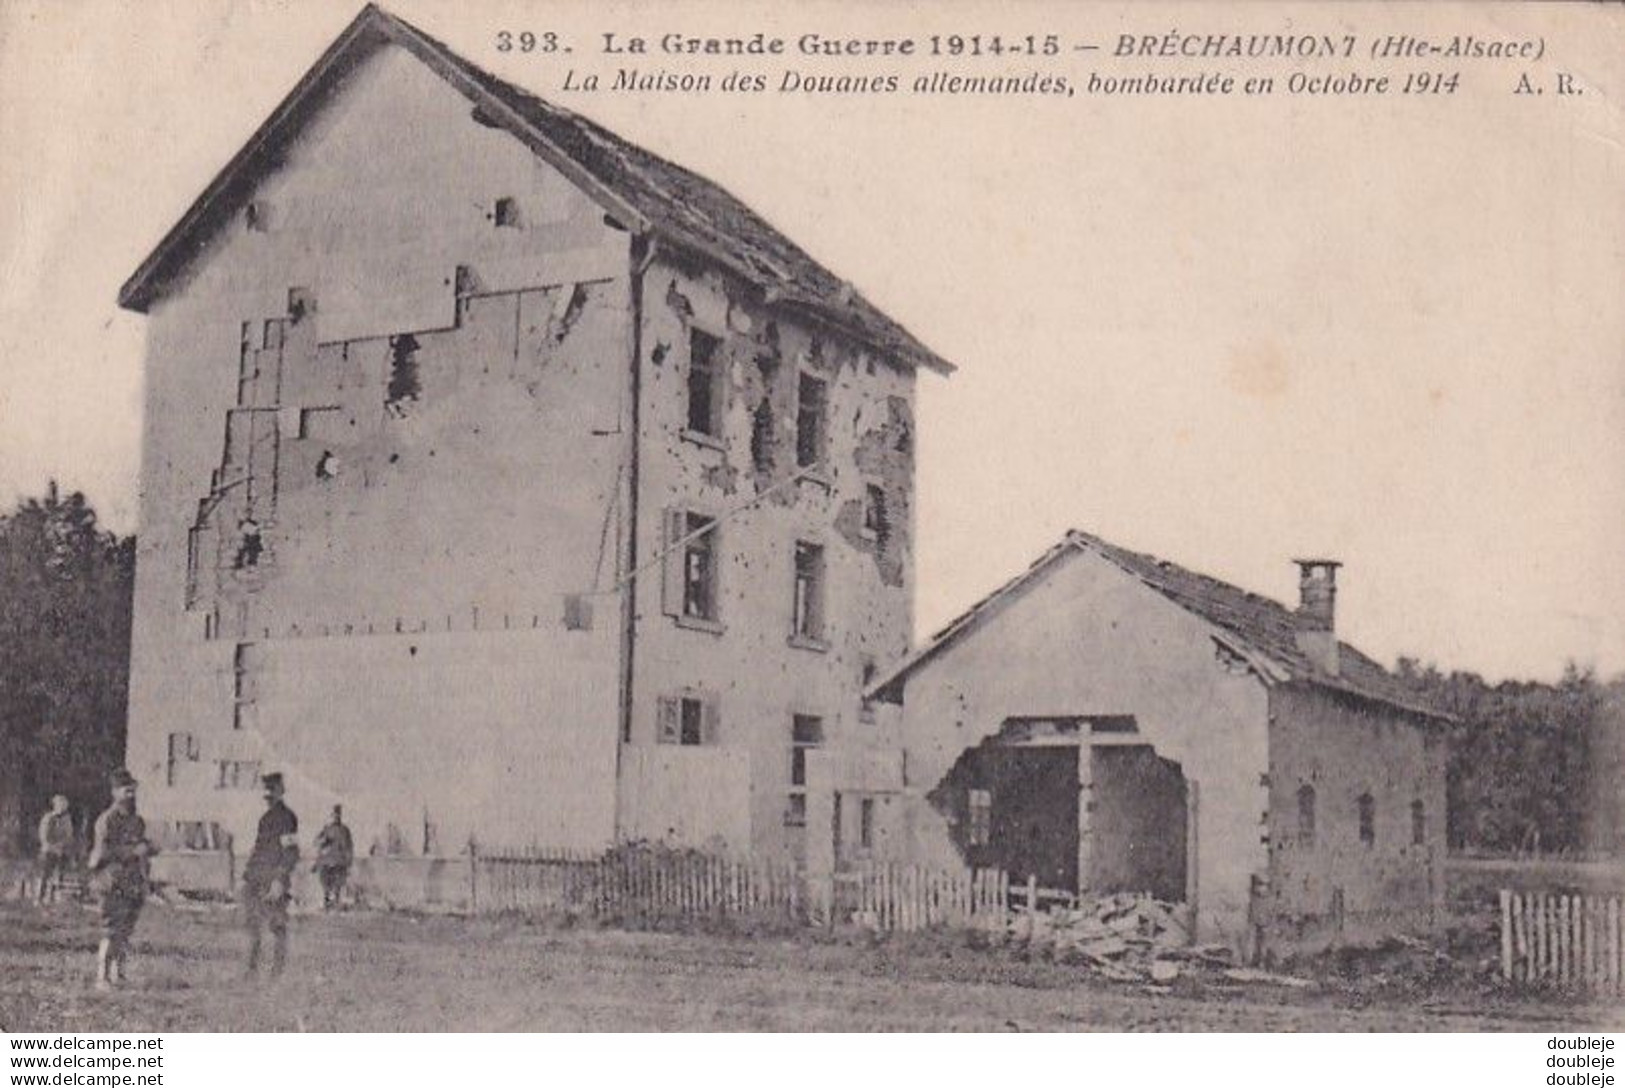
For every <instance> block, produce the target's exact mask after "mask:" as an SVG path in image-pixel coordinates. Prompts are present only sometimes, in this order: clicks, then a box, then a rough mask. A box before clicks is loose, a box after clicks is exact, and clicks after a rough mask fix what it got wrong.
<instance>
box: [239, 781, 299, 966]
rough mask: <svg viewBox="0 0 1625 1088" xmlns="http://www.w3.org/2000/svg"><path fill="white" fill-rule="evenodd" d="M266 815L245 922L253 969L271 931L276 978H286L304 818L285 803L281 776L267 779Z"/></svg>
mask: <svg viewBox="0 0 1625 1088" xmlns="http://www.w3.org/2000/svg"><path fill="white" fill-rule="evenodd" d="M261 782H262V784H263V785H264V787H265V814H264V815H263V816H261V817H260V824H259V830H258V832H256V834H255V836H254V850H253V852H252V853H250V854H249V855H248V863H247V864H246V865H244V866H243V892H242V895H243V919H244V922H245V923H246V924H247V927H248V935H249V944H248V970H249V973H250V974H252V973H254V972H256V971H258V970H259V967H260V940H261V937H262V935H263V933H264V931H265V930H267V929H269V930H270V931H271V974H272V975H273V976H274V975H280V974H281V973H282V968H283V966H284V964H286V963H287V959H288V900H289V899H291V898H292V895H293V892H292V881H293V871H294V868H295V867H296V866H297V865H298V864H299V818H298V817H297V816H295V815H294V814H293V810H292V809H290V808H289V807H288V806H287V805H286V804H284V803H283V801H282V795H283V793H284V787H283V784H282V776H281V775H280V774H268V775H266V776H265V777H264V778H263V779H261Z"/></svg>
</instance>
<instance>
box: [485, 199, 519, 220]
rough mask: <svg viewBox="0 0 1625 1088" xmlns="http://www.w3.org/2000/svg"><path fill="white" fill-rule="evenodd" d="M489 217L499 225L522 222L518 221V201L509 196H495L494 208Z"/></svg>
mask: <svg viewBox="0 0 1625 1088" xmlns="http://www.w3.org/2000/svg"><path fill="white" fill-rule="evenodd" d="M491 218H492V221H493V222H495V223H496V225H497V226H499V227H518V226H521V225H522V224H521V223H520V222H519V201H517V200H515V199H514V198H513V197H511V196H499V197H497V204H496V209H495V210H494V211H493V212H492V215H491Z"/></svg>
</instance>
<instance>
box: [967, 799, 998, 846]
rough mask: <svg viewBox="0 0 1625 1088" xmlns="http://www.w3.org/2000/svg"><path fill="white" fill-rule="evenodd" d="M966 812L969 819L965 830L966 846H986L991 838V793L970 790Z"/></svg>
mask: <svg viewBox="0 0 1625 1088" xmlns="http://www.w3.org/2000/svg"><path fill="white" fill-rule="evenodd" d="M967 810H968V813H969V816H970V819H969V822H968V826H967V827H966V829H965V842H966V844H967V845H970V846H986V845H987V844H988V842H989V841H990V840H991V839H992V837H993V791H992V790H971V791H970V794H969V796H968V798H967Z"/></svg>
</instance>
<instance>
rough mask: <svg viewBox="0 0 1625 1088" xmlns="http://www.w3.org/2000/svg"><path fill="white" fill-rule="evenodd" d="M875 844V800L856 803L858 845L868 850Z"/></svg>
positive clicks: (865, 799) (867, 799)
mask: <svg viewBox="0 0 1625 1088" xmlns="http://www.w3.org/2000/svg"><path fill="white" fill-rule="evenodd" d="M874 844H875V799H874V798H873V797H865V798H864V799H863V800H861V801H859V802H858V845H859V846H861V847H863V848H864V849H865V850H868V849H869V848H870V847H872V846H874Z"/></svg>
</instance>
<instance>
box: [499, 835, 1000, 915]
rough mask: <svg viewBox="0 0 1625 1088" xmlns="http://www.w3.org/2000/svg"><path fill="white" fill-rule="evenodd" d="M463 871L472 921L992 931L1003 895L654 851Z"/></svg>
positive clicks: (962, 879) (925, 877)
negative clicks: (522, 917)
mask: <svg viewBox="0 0 1625 1088" xmlns="http://www.w3.org/2000/svg"><path fill="white" fill-rule="evenodd" d="M469 871H470V881H471V885H472V887H471V891H470V896H469V898H470V900H471V903H472V906H473V909H474V910H475V911H476V912H478V913H503V912H516V913H523V914H578V915H583V916H589V917H594V918H599V919H604V920H611V921H633V922H644V923H650V922H671V921H675V922H698V921H706V920H711V921H716V920H721V919H727V918H733V919H740V918H750V919H755V920H766V921H775V922H778V923H782V924H787V925H788V924H795V925H804V924H811V925H836V924H848V923H855V924H859V925H865V926H868V927H870V928H873V929H878V930H881V931H884V932H894V931H898V932H911V931H915V930H919V929H925V928H929V927H932V926H986V927H994V926H1002V925H1003V924H1004V921H1005V918H1006V914H1007V909H1008V908H1007V903H1008V901H1009V896H1010V892H1011V889H1010V881H1009V878H1008V877H1007V876H1006V875H1005V874H1004V873H1003V872H1000V871H997V870H977V871H974V872H973V871H971V870H969V869H964V870H958V871H943V870H935V869H927V868H924V867H921V866H902V865H875V866H867V867H864V868H860V869H855V870H852V871H843V872H839V873H835V874H824V875H822V876H819V875H816V874H814V875H809V874H807V873H805V872H802V871H799V870H797V869H796V868H795V867H794V866H793V865H791V864H790V863H788V862H775V861H768V860H762V859H743V858H730V857H723V856H719V855H714V854H704V853H700V852H696V851H679V850H664V849H658V848H653V849H619V850H612V851H609V852H608V853H605V854H596V853H585V852H579V851H569V850H550V849H538V848H530V849H523V850H504V851H497V852H482V853H478V854H476V855H474V856H473V857H472V859H471V863H470V870H469Z"/></svg>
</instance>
